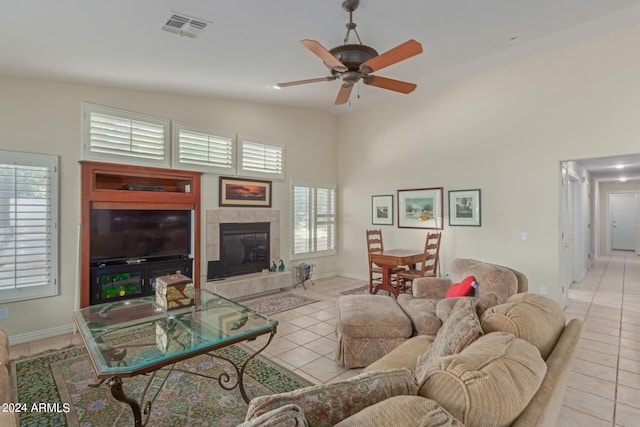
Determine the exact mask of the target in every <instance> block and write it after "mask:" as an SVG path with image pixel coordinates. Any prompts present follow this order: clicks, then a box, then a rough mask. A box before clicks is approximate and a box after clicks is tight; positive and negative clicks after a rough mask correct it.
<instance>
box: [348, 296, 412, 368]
mask: <svg viewBox="0 0 640 427" xmlns="http://www.w3.org/2000/svg"><path fill="white" fill-rule="evenodd" d="M336 333H337V334H338V352H337V353H336V362H338V364H339V365H340V366H344V367H347V368H363V367H365V366H368V365H370V364H371V363H373V362H375V361H376V360H378V359H380V358H381V357H382V356H384V355H385V354H387V353H389V352H390V351H391V350H393V349H394V348H396V347H397V346H399V345H400V344H402V343H403V342H405V341H406V340H407V339H408V338H409V337H410V336H411V333H412V327H411V321H410V320H409V318H408V317H407V315H406V314H404V312H403V311H402V309H401V308H400V306H399V305H398V303H396V301H395V299H393V298H391V297H387V296H382V295H369V294H364V295H345V296H342V297H340V298H339V299H338V319H337V322H336Z"/></svg>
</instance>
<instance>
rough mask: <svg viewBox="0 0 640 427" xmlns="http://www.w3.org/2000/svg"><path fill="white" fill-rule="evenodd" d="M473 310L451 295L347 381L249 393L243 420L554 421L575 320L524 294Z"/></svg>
mask: <svg viewBox="0 0 640 427" xmlns="http://www.w3.org/2000/svg"><path fill="white" fill-rule="evenodd" d="M477 309H478V301H477V300H476V299H469V298H461V299H458V301H457V302H456V304H455V305H454V307H453V308H452V310H451V312H450V313H449V316H448V318H447V320H446V321H445V323H444V325H443V327H442V328H441V329H440V330H439V332H438V334H437V335H436V337H433V336H428V335H418V336H414V337H412V338H410V339H409V340H407V341H405V342H404V343H403V344H401V345H400V346H398V347H397V348H396V349H394V350H393V351H391V352H390V353H388V354H387V355H385V356H384V357H382V358H381V359H380V360H378V361H376V362H375V363H373V364H371V365H370V366H368V367H367V368H366V369H365V371H364V372H363V373H362V374H360V375H358V376H356V377H354V378H351V379H349V380H345V381H340V382H336V383H332V384H325V385H318V386H312V387H307V388H304V389H300V390H296V391H293V392H289V393H283V394H279V395H273V396H261V397H256V398H254V399H253V400H252V401H251V403H250V405H249V409H248V412H247V417H246V421H245V423H244V424H243V427H252V426H276V425H277V426H302V425H309V426H330V425H339V426H343V427H344V426H378V425H401V426H403V427H404V426H426V427H428V426H439V427H440V426H467V427H470V426H473V427H500V426H518V427H524V426H527V427H531V426H553V425H556V420H557V417H558V413H559V410H560V406H561V403H562V399H563V394H564V390H565V388H566V382H567V377H568V374H569V364H570V362H571V359H572V358H573V354H574V351H575V348H576V345H577V342H578V339H579V336H580V331H581V328H582V322H581V321H579V320H576V319H574V320H571V321H570V322H569V323H568V324H565V317H564V314H563V312H562V310H561V308H560V307H559V305H558V304H557V303H556V302H555V301H552V300H550V299H548V298H546V297H543V296H540V295H535V294H528V293H521V294H516V295H513V296H511V297H509V298H507V300H506V301H505V302H504V303H503V304H499V305H496V306H494V307H491V308H488V309H486V310H485V311H484V312H483V313H482V315H481V316H478V315H477Z"/></svg>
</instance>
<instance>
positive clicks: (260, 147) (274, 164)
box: [239, 138, 284, 179]
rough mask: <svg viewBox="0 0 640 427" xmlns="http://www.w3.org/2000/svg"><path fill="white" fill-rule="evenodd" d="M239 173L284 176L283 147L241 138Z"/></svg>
mask: <svg viewBox="0 0 640 427" xmlns="http://www.w3.org/2000/svg"><path fill="white" fill-rule="evenodd" d="M239 169H240V170H239V174H240V175H244V176H253V177H260V178H272V179H283V178H284V148H282V147H279V146H276V145H267V144H263V143H260V142H255V141H249V140H246V139H244V138H241V141H240V167H239Z"/></svg>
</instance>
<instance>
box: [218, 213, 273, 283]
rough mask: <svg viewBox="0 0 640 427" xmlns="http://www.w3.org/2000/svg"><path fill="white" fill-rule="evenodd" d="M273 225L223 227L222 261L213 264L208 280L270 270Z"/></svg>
mask: <svg viewBox="0 0 640 427" xmlns="http://www.w3.org/2000/svg"><path fill="white" fill-rule="evenodd" d="M270 234H271V232H270V223H268V222H251V223H222V224H220V260H219V261H209V263H208V264H209V265H208V269H207V280H215V279H222V278H224V277H230V276H238V275H241V274H248V273H255V272H259V271H262V270H263V269H265V268H269V259H270Z"/></svg>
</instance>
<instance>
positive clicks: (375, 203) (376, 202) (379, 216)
mask: <svg viewBox="0 0 640 427" xmlns="http://www.w3.org/2000/svg"><path fill="white" fill-rule="evenodd" d="M371 223H372V224H379V225H393V194H389V195H385V196H371Z"/></svg>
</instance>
